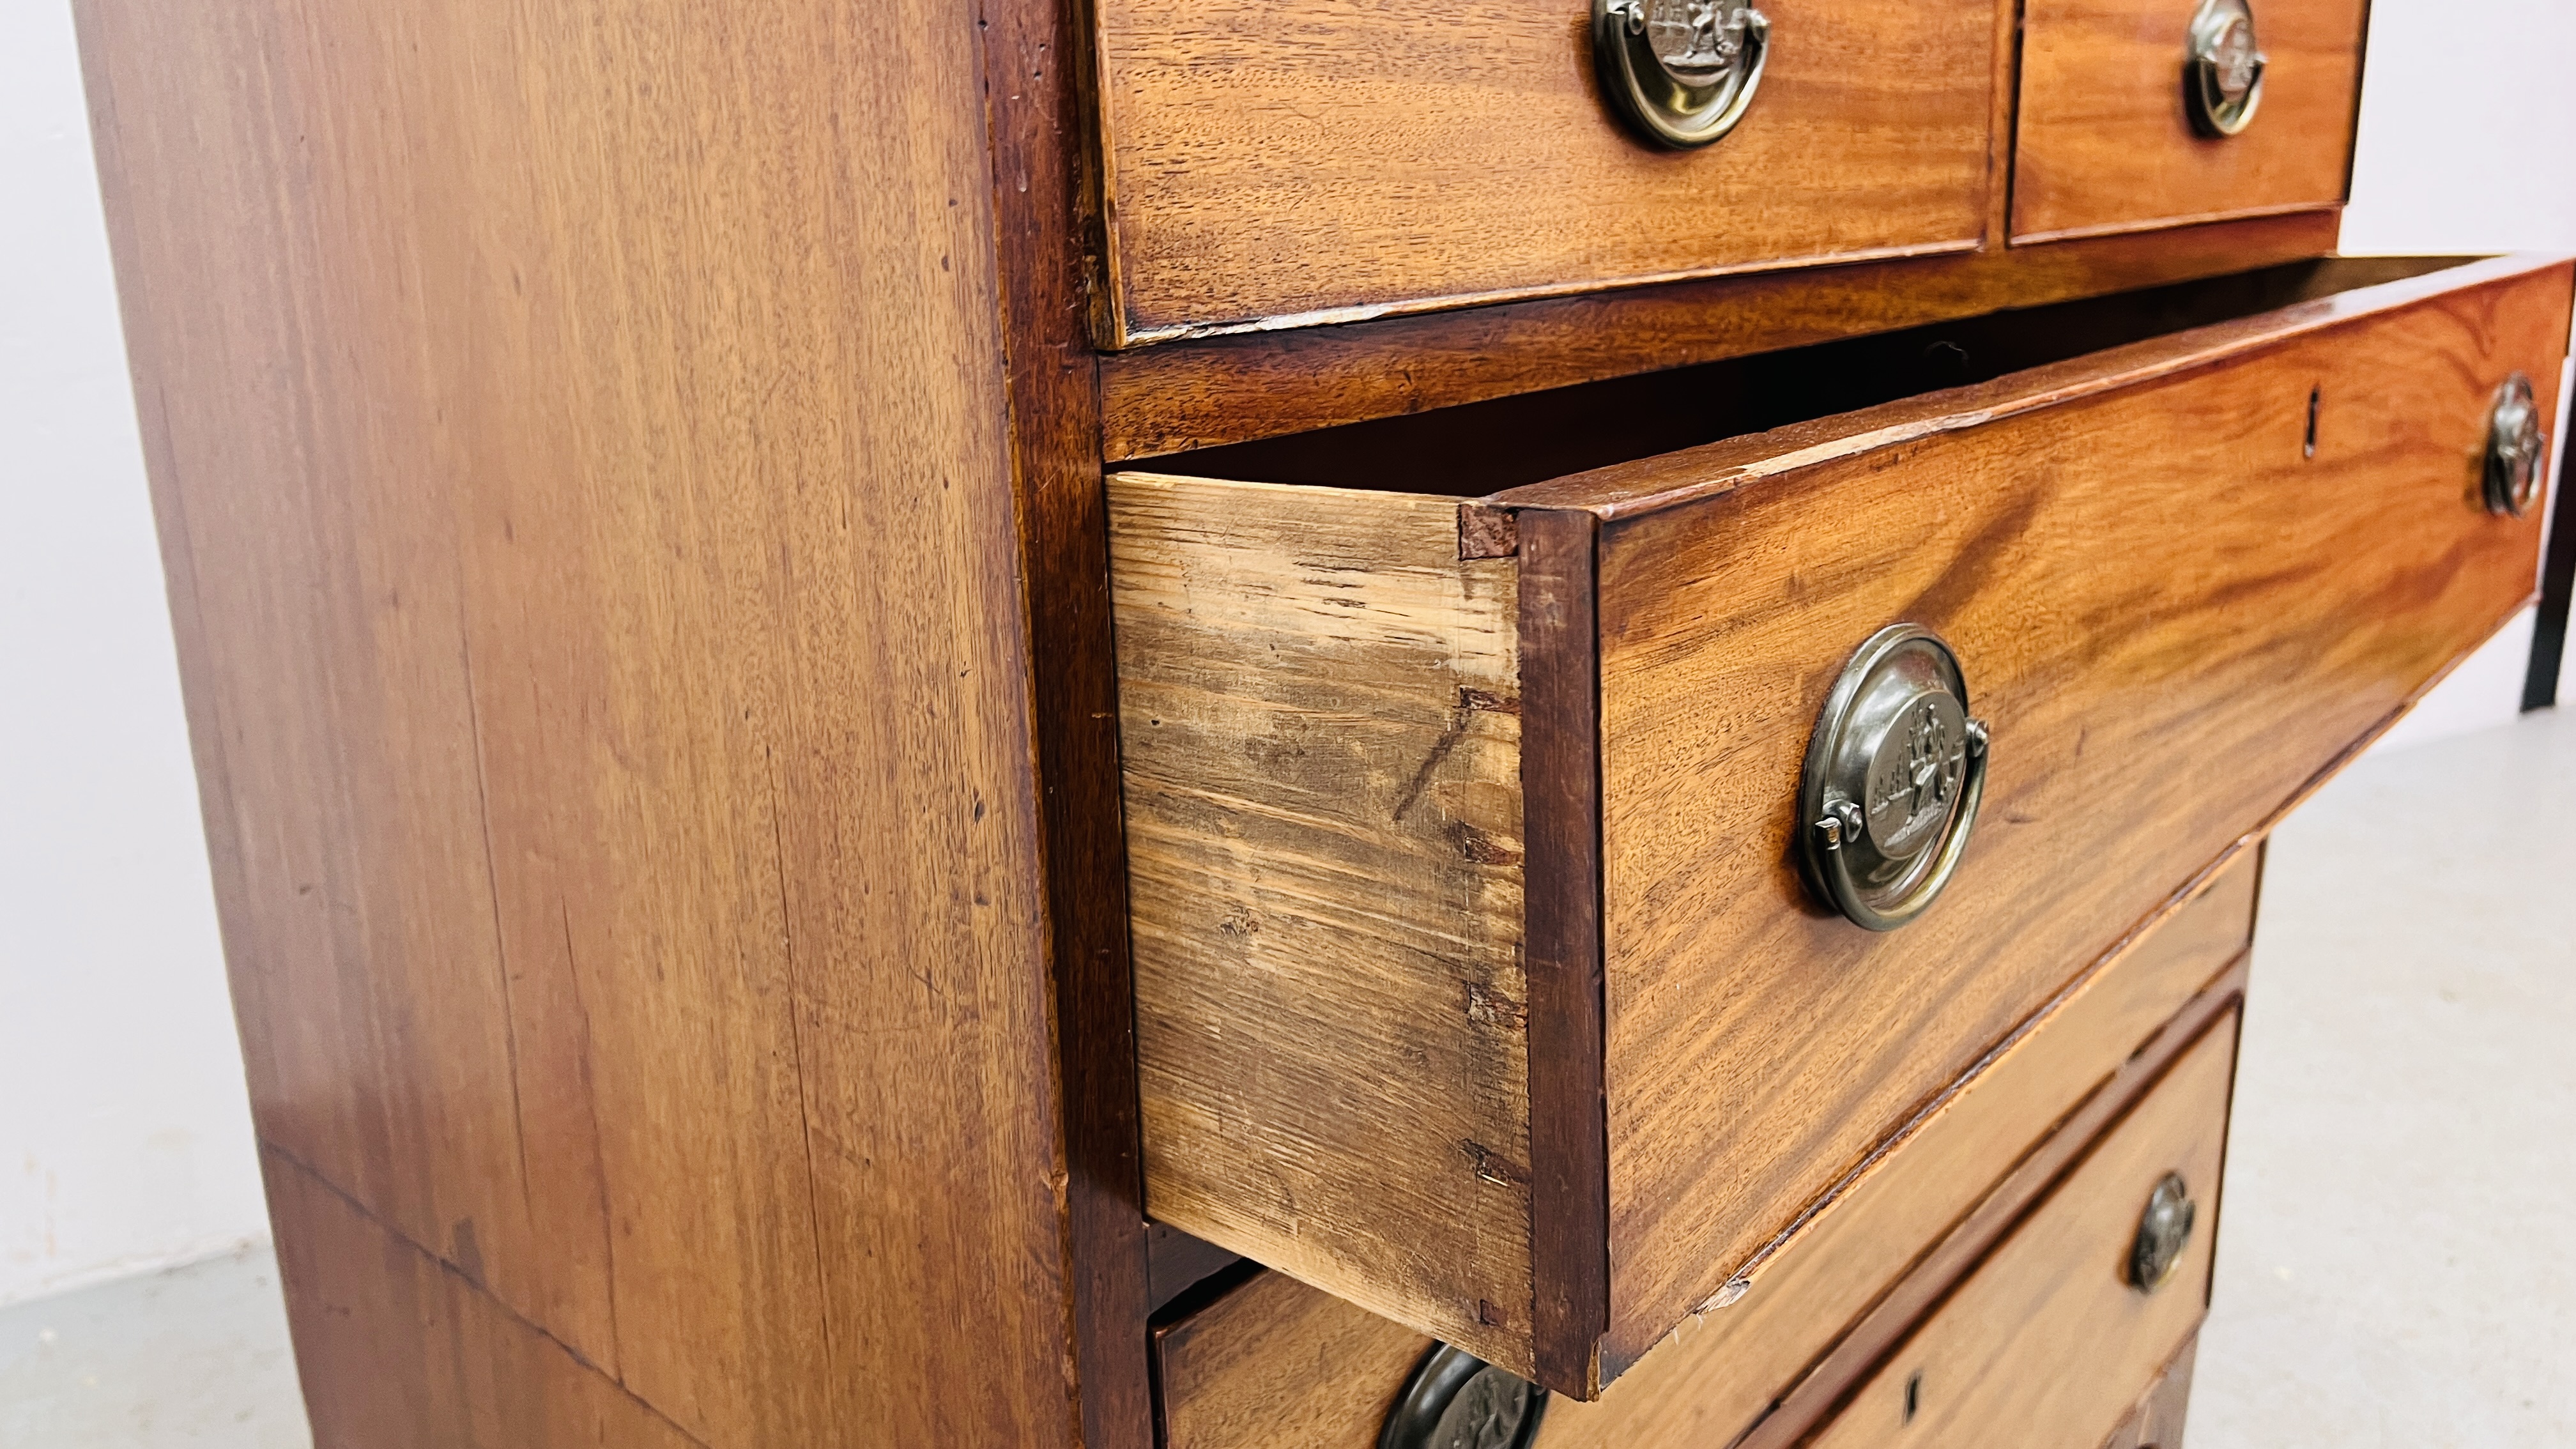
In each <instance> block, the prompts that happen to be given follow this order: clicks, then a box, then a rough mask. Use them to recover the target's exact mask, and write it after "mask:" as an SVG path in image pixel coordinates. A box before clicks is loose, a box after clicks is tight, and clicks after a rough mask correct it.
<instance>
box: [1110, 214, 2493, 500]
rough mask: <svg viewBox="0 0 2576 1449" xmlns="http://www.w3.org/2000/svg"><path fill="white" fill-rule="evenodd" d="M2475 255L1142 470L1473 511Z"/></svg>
mask: <svg viewBox="0 0 2576 1449" xmlns="http://www.w3.org/2000/svg"><path fill="white" fill-rule="evenodd" d="M2475 260H2478V259H2477V258H2475V257H2329V258H2324V259H2320V260H2317V261H2309V262H2294V263H2291V264H2288V265H2285V266H2277V267H2267V268H2264V269H2262V270H2260V271H2252V272H2239V273H2234V274H2231V275H2228V276H2222V277H2212V278H2208V279H2206V280H2202V281H2196V282H2184V283H2178V284H2176V285H2173V286H2169V287H2156V288H2151V289H2148V290H2145V291H2139V292H2127V293H2121V294H2117V295H2114V296H2108V297H2093V298H2086V299H2084V300H2081V301H2074V302H2060V303H2055V304H2052V305H2050V306H2046V307H2033V308H2026V309H2018V310H2012V311H2003V312H1993V313H1988V314H1986V315H1984V316H1979V317H1970V318H1963V319H1960V320H1958V321H1952V322H1943V323H1939V324H1936V325H1933V326H1928V327H1916V328H1909V329H1906V330H1904V331H1899V332H1887V333H1880V334H1877V335H1875V336H1869V337H1857V338H1852V339H1849V340H1846V341H1840V342H1829V343H1823V344H1819V345H1817V346H1813V347H1802V348H1796V349H1793V350H1790V351H1785V352H1774V353H1766V354H1762V355H1758V356H1753V357H1743V358H1731V359H1728V360H1726V361H1723V362H1712V363H1704V364H1701V365H1699V366H1696V367H1683V368H1674V369H1671V370H1668V371H1663V372H1651V373H1644V374H1640V375H1636V376H1631V377H1623V378H1616V379H1612V380H1610V381H1606V382H1594V383H1584V384H1582V385H1579V386H1575V387H1564V388H1555V389H1551V390H1549V391H1545V392H1536V393H1525V394H1522V395H1520V396H1516V397H1507V398H1497V399H1494V400H1492V401H1489V402H1479V403H1468V404H1464V405H1462V406H1458V407H1451V408H1442V409H1438V410H1436V411H1431V412H1423V413H1415V414H1412V415H1410V416H1405V417H1394V418H1381V419H1376V420H1373V421H1370V422H1364V423H1351V424H1347V425H1345V426H1342V427H1336V428H1324V429H1319V430H1317V431H1314V432H1309V433H1300V434H1296V435H1294V436H1290V437H1284V438H1272V439H1264V440H1262V441H1260V442H1253V443H1235V444H1230V445H1227V446H1224V447H1217V448H1203V449H1199V450H1197V451H1194V452H1185V453H1175V454H1171V455H1168V456H1164V457H1159V458H1154V459H1151V460H1140V461H1139V462H1138V464H1137V465H1136V466H1138V467H1142V468H1146V469H1149V470H1150V471H1153V472H1156V473H1172V474H1181V475H1186V476H1192V477H1204V478H1228V479H1233V480H1236V481H1240V482H1255V483H1297V484H1306V485H1311V486H1320V487H1336V488H1370V489H1382V490H1387V491H1391V492H1404V493H1429V494H1440V495H1445V496H1449V497H1459V498H1473V497H1481V496H1483V495H1485V494H1489V493H1496V492H1500V491H1501V490H1503V489H1506V488H1515V487H1519V486H1521V485H1524V484H1529V483H1537V482H1542V481H1544V480H1547V479H1550V478H1558V477H1563V476H1565V475H1566V474H1569V473H1580V472H1583V471H1585V470H1587V469H1592V468H1601V467H1607V466H1609V465H1611V464H1614V463H1625V462H1630V461H1633V460H1635V459H1638V458H1645V457H1651V456H1654V455H1656V454H1659V453H1669V452H1674V451H1677V450H1679V449H1682V448H1690V447H1697V446H1699V445H1700V444H1703V443H1713V442H1717V441H1719V440H1721V439H1724V438H1731V437H1738V436H1741V435H1744V434H1748V433H1759V432H1764V431H1767V430H1769V429H1772V428H1778V427H1786V426H1788V425H1790V424H1792V423H1801V422H1807V421H1810V420H1812V419H1816V418H1823V417H1831V416H1833V415H1834V414H1837V413H1845V412H1853V411H1856V410H1858V409H1861V408H1866V407H1874V406H1877V405H1879V404H1881V403H1888V402H1894V401H1896V400H1898V399H1900V398H1906V397H1912V396H1914V395H1916V394H1919V393H1926V392H1935V391H1938V390H1940V389H1942V388H1949V387H1961V386H1966V385H1968V384H1971V383H1979V382H1987V381H1991V380H1993V379H1995V378H1998V377H2002V376H2004V375H2005V374H2007V373H2013V372H2019V371H2022V370H2023V369H2025V368H2032V367H2040V366H2044V365H2046V364H2048V363H2053V362H2063V361H2066V360H2068V359H2070V358H2075V357H2081V356H2083V355H2085V354H2086V353H2091V352H2099V351H2102V350H2104V349H2106V348H2111V347H2118V346H2121V345H2123V344H2126V343H2131V342H2139V341H2144V340H2146V339H2148V338H2152V337H2158V336H2162V335H2165V334H2167V333H2172V332H2180V331H2185V330H2188V329H2190V328H2194V327H2205V326H2209V325H2211V324H2213V323H2219V322H2227V321H2233V320H2235V319H2237V318H2241V317H2251V316H2256V315H2258V314H2261V313H2264V312H2269V311H2272V310H2274V309H2276V308H2281V307H2287V306H2291V305H2294V304H2296V303H2300V302H2308V301H2314V300H2316V299H2318V298H2321V297H2329V296H2332V295H2334V294H2336V293H2339V292H2348V291H2352V290H2354V289H2356V288H2360V287H2368V286H2375V285H2378V284H2380V283H2384V282H2394V281H2402V280H2404V279H2406V278H2409V277H2418V276H2423V275H2425V274H2427V273H2431V272H2438V271H2444V270H2447V269H2449V268H2452V267H2458V266H2463V265H2466V264H2467V263H2469V262H2472V261H2475Z"/></svg>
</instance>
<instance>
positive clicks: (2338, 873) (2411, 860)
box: [2191, 711, 2576, 1449]
mask: <svg viewBox="0 0 2576 1449" xmlns="http://www.w3.org/2000/svg"><path fill="white" fill-rule="evenodd" d="M2221 1216H2222V1227H2221V1229H2220V1232H2219V1238H2218V1277H2217V1285H2216V1292H2215V1299H2214V1303H2213V1306H2212V1310H2211V1317H2210V1321H2209V1326H2208V1328H2207V1329H2206V1330H2205V1331H2204V1334H2203V1337H2202V1340H2201V1352H2200V1370H2199V1376H2198V1378H2197V1380H2196V1381H2195V1388H2194V1397H2193V1402H2192V1415H2191V1443H2192V1446H2193V1449H2302V1446H2309V1445H2317V1446H2379V1445H2388V1446H2397V1445H2404V1446H2408V1449H2445V1446H2452V1445H2460V1446H2480V1449H2484V1446H2518V1445H2553V1446H2564V1445H2576V711H2558V712H2554V713H2549V714H2539V715H2531V716H2527V717H2525V718H2524V720H2523V721H2522V722H2521V723H2519V724H2517V725H2513V726H2511V727H2508V728H2505V729H2501V730H2488V731H2484V732H2481V733H2478V734H2472V735H2464V736H2460V737H2458V738H2455V739H2450V740H2444V741H2439V742H2436V743H2432V744H2427V745H2424V746H2421V747H2418V748H2415V749H2410V750H2406V751H2403V752H2400V753H2397V754H2393V755H2387V756H2382V757H2375V758H2372V759H2368V760H2365V761H2363V762H2362V763H2361V764H2360V765H2358V766H2356V767H2355V768H2354V769H2353V770H2352V771H2350V772H2348V773H2347V774H2346V775H2345V776H2344V777H2343V778H2341V779H2339V780H2337V781H2336V782H2335V783H2334V784H2333V785H2332V786H2330V787H2329V788H2328V789H2327V790H2325V791H2323V792H2321V793H2320V794H2319V795H2318V796H2317V798H2316V799H2315V800H2313V801H2311V802H2310V803H2309V804H2308V806H2307V807H2306V808H2304V809H2303V810H2301V811H2300V812H2299V813H2298V814H2297V815H2295V816H2294V817H2292V818H2291V819H2290V820H2289V821H2288V822H2287V823H2286V824H2284V825H2283V827H2282V828H2281V830H2280V831H2279V832H2278V833H2277V834H2276V835H2275V837H2274V840H2273V846H2272V858H2271V864H2270V868H2269V870H2268V871H2267V873H2266V878H2265V881H2264V893H2263V905H2262V917H2261V921H2260V924H2259V926H2258V928H2257V931H2256V934H2255V950H2254V975H2253V985H2252V987H2251V989H2250V992H2249V996H2248V1001H2247V1006H2246V1020H2245V1048H2244V1054H2243V1057H2242V1059H2241V1063H2240V1065H2239V1068H2238V1071H2237V1079H2236V1115H2235V1120H2234V1126H2233V1128H2232V1129H2231V1131H2230V1134H2229V1141H2228V1150H2227V1182H2226V1196H2225V1202H2224V1205H2223V1207H2222V1209H2221Z"/></svg>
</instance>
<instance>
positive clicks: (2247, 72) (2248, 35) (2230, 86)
mask: <svg viewBox="0 0 2576 1449" xmlns="http://www.w3.org/2000/svg"><path fill="white" fill-rule="evenodd" d="M2268 63H2269V58H2268V57H2266V56H2265V55H2264V54H2263V51H2262V49H2261V47H2259V46H2258V45H2256V44H2255V41H2254V7H2253V6H2252V5H2250V4H2248V3H2247V0H2201V6H2200V10H2199V12H2198V13H2197V14H2195V15H2193V16H2192V18H2191V42H2190V51H2189V55H2188V57H2187V58H2186V59H2185V61H2184V63H2183V78H2182V90H2183V108H2184V109H2185V110H2187V111H2189V112H2190V113H2191V124H2192V127H2193V129H2195V130H2197V131H2199V132H2200V133H2201V134H2202V135H2204V136H2233V135H2235V134H2236V133H2237V132H2239V131H2242V130H2244V129H2245V128H2246V127H2247V126H2250V125H2252V124H2254V112H2255V111H2256V110H2258V109H2260V108H2261V106H2262V104H2263V68H2264V66H2265V65H2267V64H2268Z"/></svg>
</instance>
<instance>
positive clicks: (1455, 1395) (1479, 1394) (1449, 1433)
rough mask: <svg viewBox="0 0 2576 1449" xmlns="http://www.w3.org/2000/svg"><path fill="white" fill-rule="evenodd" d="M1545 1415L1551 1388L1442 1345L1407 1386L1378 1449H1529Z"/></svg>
mask: <svg viewBox="0 0 2576 1449" xmlns="http://www.w3.org/2000/svg"><path fill="white" fill-rule="evenodd" d="M1546 1412H1547V1390H1545V1389H1542V1388H1540V1387H1539V1386H1538V1385H1536V1384H1533V1383H1530V1382H1529V1381H1527V1380H1526V1379H1523V1378H1521V1377H1519V1376H1518V1375H1515V1374H1511V1373H1507V1372H1505V1371H1503V1370H1502V1369H1498V1368H1496V1367H1494V1366H1493V1365H1492V1364H1489V1363H1487V1362H1485V1361H1484V1360H1483V1359H1480V1358H1478V1357H1476V1356H1475V1355H1474V1354H1472V1353H1469V1352H1467V1351H1466V1350H1465V1349H1463V1348H1451V1347H1450V1346H1448V1345H1447V1344H1442V1345H1440V1346H1439V1347H1438V1348H1435V1349H1433V1350H1431V1352H1430V1353H1429V1354H1428V1355H1427V1356H1425V1357H1424V1359H1423V1360H1422V1365H1421V1367H1419V1368H1416V1369H1415V1370H1414V1371H1413V1377H1412V1378H1411V1379H1410V1380H1408V1381H1407V1382H1406V1383H1405V1386H1404V1393H1403V1395H1402V1396H1401V1397H1399V1398H1398V1399H1397V1400H1396V1401H1395V1407H1394V1408H1393V1409H1392V1410H1390V1411H1388V1413H1387V1416H1386V1427H1385V1429H1383V1430H1382V1431H1380V1432H1379V1434H1378V1436H1377V1443H1378V1449H1525V1446H1527V1445H1528V1444H1530V1443H1531V1442H1532V1441H1533V1440H1535V1439H1537V1438H1538V1422H1539V1419H1540V1418H1541V1417H1542V1416H1543V1415H1544V1414H1546Z"/></svg>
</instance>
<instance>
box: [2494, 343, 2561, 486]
mask: <svg viewBox="0 0 2576 1449" xmlns="http://www.w3.org/2000/svg"><path fill="white" fill-rule="evenodd" d="M2548 466H2549V430H2548V429H2547V428H2546V427H2544V426H2542V424H2541V421H2540V397H2539V394H2537V393H2536V392H2534V391H2533V390H2532V386H2531V379H2530V378H2529V377H2528V376H2526V375H2525V374H2523V373H2519V372H2517V373H2515V374H2514V375H2513V376H2511V377H2508V378H2506V379H2505V380H2504V386H2502V387H2499V388H2497V389H2496V395H2495V407H2494V410H2493V411H2491V412H2490V413H2489V414H2488V415H2487V469H2486V472H2487V512H2489V513H2493V514H2496V515H2498V516H2499V517H2504V518H2520V517H2522V516H2523V515H2524V514H2526V513H2529V512H2530V511H2531V505H2533V504H2535V503H2538V502H2539V501H2540V475H2541V472H2542V470H2543V469H2545V468H2547V467H2548Z"/></svg>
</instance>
